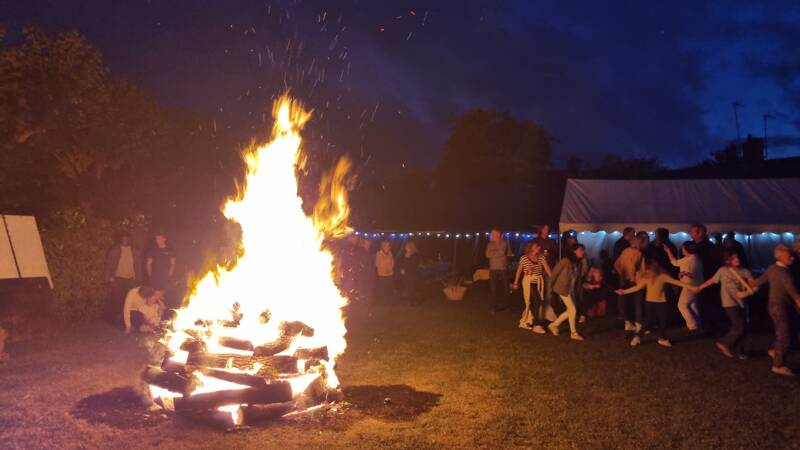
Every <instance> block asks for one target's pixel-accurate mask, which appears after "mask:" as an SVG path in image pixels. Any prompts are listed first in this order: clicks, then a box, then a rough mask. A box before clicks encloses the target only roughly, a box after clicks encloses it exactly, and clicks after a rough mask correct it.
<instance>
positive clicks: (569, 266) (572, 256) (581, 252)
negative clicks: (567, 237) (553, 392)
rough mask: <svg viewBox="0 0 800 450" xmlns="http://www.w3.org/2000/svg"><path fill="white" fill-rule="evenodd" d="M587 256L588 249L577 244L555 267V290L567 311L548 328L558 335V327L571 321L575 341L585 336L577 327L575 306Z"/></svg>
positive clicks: (570, 328) (571, 332)
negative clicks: (582, 266) (581, 273)
mask: <svg viewBox="0 0 800 450" xmlns="http://www.w3.org/2000/svg"><path fill="white" fill-rule="evenodd" d="M585 256H586V250H585V248H584V247H583V245H581V244H577V245H575V247H573V248H572V251H570V252H569V253H568V254H567V257H566V258H563V259H562V260H561V261H559V262H558V264H556V266H555V267H554V268H553V292H555V293H556V294H558V296H559V297H561V301H563V302H564V306H565V307H566V311H564V312H563V313H561V315H559V316H558V318H556V320H554V321H553V322H552V323H551V324H550V325H549V326H548V327H547V329H548V330H550V332H551V333H552V334H553V335H555V336H558V327H559V325H561V324H562V323H564V321H566V320H568V321H569V330H570V339H572V340H575V341H582V340H584V337H583V336H581V334H580V333H578V329H577V316H578V311H577V309H576V307H575V301H574V298H575V292H576V290H577V289H578V288H579V287H580V285H581V282H582V280H581V275H580V268H581V263H582V261H583V258H584V257H585Z"/></svg>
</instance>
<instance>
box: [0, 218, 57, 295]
mask: <svg viewBox="0 0 800 450" xmlns="http://www.w3.org/2000/svg"><path fill="white" fill-rule="evenodd" d="M38 277H45V278H47V281H48V282H49V283H50V287H51V288H52V287H53V280H52V278H51V277H50V269H49V268H48V267H47V258H45V255H44V247H42V239H41V238H40V236H39V229H38V228H37V226H36V218H35V217H33V216H12V215H0V279H10V278H38Z"/></svg>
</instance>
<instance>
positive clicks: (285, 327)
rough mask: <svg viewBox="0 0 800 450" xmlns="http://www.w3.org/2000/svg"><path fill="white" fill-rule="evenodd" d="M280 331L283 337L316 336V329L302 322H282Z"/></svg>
mask: <svg viewBox="0 0 800 450" xmlns="http://www.w3.org/2000/svg"><path fill="white" fill-rule="evenodd" d="M280 330H281V334H282V335H283V336H297V335H300V334H302V335H303V336H306V337H311V336H314V329H313V328H311V327H309V326H308V325H306V324H304V323H303V322H300V321H294V322H281V326H280Z"/></svg>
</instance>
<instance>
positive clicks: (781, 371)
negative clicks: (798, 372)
mask: <svg viewBox="0 0 800 450" xmlns="http://www.w3.org/2000/svg"><path fill="white" fill-rule="evenodd" d="M772 373H774V374H777V375H783V376H785V377H793V376H794V372H792V371H791V369H789V368H788V367H786V366H781V367H775V366H772Z"/></svg>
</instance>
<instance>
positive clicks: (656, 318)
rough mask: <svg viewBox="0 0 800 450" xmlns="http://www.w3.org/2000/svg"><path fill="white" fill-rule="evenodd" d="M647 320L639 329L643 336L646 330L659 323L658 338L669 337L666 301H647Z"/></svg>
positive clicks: (638, 333) (638, 332)
mask: <svg viewBox="0 0 800 450" xmlns="http://www.w3.org/2000/svg"><path fill="white" fill-rule="evenodd" d="M645 310H646V312H645V315H644V317H645V319H644V320H645V321H644V325H643V326H642V328H641V329H640V330H639V331H637V335H638V336H641V335H642V334H643V333H644V331H645V330H652V327H653V325H654V323H655V324H657V325H658V338H659V339H666V338H667V303H666V302H663V303H662V302H645Z"/></svg>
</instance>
